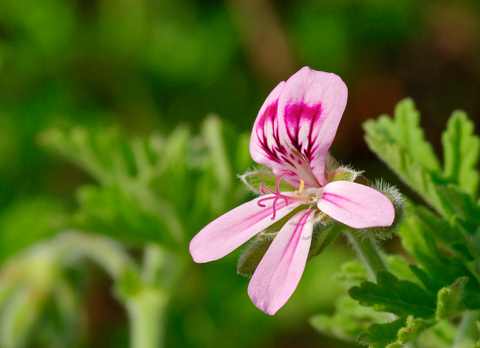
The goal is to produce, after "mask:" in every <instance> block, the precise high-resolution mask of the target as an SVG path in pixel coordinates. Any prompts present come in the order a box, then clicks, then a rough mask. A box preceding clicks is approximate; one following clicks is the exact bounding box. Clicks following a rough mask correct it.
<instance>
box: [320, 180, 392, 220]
mask: <svg viewBox="0 0 480 348" xmlns="http://www.w3.org/2000/svg"><path fill="white" fill-rule="evenodd" d="M317 206H318V209H320V210H321V211H323V212H324V213H325V214H327V215H329V216H330V217H332V218H333V219H335V220H337V221H339V222H341V223H343V224H345V225H347V226H350V227H353V228H367V227H377V226H390V225H391V224H392V223H393V219H394V218H395V209H394V207H393V204H392V202H391V201H390V200H389V199H388V198H387V197H386V196H384V195H383V194H381V193H380V192H378V191H377V190H374V189H373V188H371V187H368V186H365V185H360V184H357V183H354V182H349V181H335V182H331V183H329V184H327V185H326V186H325V187H324V188H323V196H322V199H320V200H319V201H318V204H317Z"/></svg>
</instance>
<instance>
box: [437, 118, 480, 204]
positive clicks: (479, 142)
mask: <svg viewBox="0 0 480 348" xmlns="http://www.w3.org/2000/svg"><path fill="white" fill-rule="evenodd" d="M474 131H475V125H474V123H473V122H472V121H470V120H469V119H468V117H467V115H466V114H465V113H464V112H462V111H455V112H454V113H453V114H452V116H451V117H450V119H449V120H448V123H447V130H446V131H445V132H443V134H442V143H443V152H444V161H445V164H444V170H443V173H444V175H445V177H446V178H447V180H451V181H452V182H453V183H455V184H457V185H458V186H459V187H460V189H462V190H463V191H464V192H466V193H468V194H469V195H470V196H472V197H473V198H474V199H475V198H476V197H477V195H478V183H479V179H480V174H479V172H478V170H477V169H476V167H477V165H478V159H479V156H480V139H479V137H478V136H476V135H474Z"/></svg>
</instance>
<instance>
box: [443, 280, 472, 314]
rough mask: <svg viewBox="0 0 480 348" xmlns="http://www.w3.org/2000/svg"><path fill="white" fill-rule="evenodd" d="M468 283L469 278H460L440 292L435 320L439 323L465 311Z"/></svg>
mask: <svg viewBox="0 0 480 348" xmlns="http://www.w3.org/2000/svg"><path fill="white" fill-rule="evenodd" d="M467 281H468V278H467V277H461V278H458V279H457V281H456V282H455V283H454V284H452V285H450V286H447V287H444V288H443V289H441V290H440V291H439V292H438V295H437V310H436V313H435V318H436V319H437V320H438V321H439V320H442V319H448V318H451V317H453V316H455V315H458V314H459V313H460V312H461V311H463V310H464V309H465V305H464V304H463V299H464V295H465V293H464V292H465V284H466V283H467Z"/></svg>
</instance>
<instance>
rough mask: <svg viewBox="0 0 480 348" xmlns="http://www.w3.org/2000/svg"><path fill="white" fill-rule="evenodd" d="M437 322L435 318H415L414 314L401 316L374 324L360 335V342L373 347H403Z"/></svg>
mask: <svg viewBox="0 0 480 348" xmlns="http://www.w3.org/2000/svg"><path fill="white" fill-rule="evenodd" d="M434 324H435V321H433V320H424V319H419V318H417V319H415V318H414V317H413V316H411V315H410V316H408V317H407V318H406V319H405V318H399V319H397V320H395V321H393V322H391V323H387V324H373V325H371V326H370V327H369V328H368V331H367V332H365V333H362V334H361V335H360V336H359V342H361V343H367V344H369V346H370V347H371V348H384V347H386V348H401V347H404V344H405V343H407V342H408V341H410V340H412V339H414V338H417V337H418V336H419V335H420V334H421V333H422V332H424V331H425V330H426V329H428V328H430V327H431V326H433V325H434Z"/></svg>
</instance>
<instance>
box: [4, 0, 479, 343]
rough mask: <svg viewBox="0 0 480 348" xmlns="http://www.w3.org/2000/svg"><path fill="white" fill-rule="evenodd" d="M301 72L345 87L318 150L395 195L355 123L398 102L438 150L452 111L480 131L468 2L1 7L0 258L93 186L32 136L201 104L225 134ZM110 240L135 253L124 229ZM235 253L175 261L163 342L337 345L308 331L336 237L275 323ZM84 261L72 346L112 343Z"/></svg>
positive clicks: (98, 278)
mask: <svg viewBox="0 0 480 348" xmlns="http://www.w3.org/2000/svg"><path fill="white" fill-rule="evenodd" d="M305 65H308V66H310V67H311V68H313V69H316V70H322V71H329V72H334V73H336V74H338V75H340V76H341V77H342V79H343V80H344V81H345V82H346V84H347V86H348V87H349V101H348V105H347V109H346V111H345V114H344V117H343V121H342V123H341V125H340V128H339V131H338V134H337V137H336V140H335V142H334V144H333V146H332V149H331V150H332V152H333V154H334V155H335V156H336V157H337V158H338V159H340V160H341V161H342V162H343V163H349V164H352V165H353V166H354V167H355V168H357V169H364V170H366V175H367V176H368V177H370V178H378V177H385V178H387V179H388V180H389V181H390V182H392V183H394V184H399V185H400V187H401V188H403V186H401V183H398V181H397V179H395V178H394V177H393V175H392V174H390V173H389V171H388V170H387V169H386V168H385V167H384V166H383V165H382V164H380V163H379V161H378V160H376V159H375V158H374V157H373V156H372V155H371V154H370V153H369V151H368V149H367V147H366V145H365V143H364V142H363V132H362V129H361V124H362V122H363V121H365V120H366V119H368V118H374V117H377V116H378V115H380V114H383V113H388V114H391V113H392V112H393V109H394V106H395V104H396V103H397V102H398V101H399V100H401V99H402V98H404V97H406V96H410V97H412V98H413V99H414V100H415V102H416V105H417V107H418V109H419V110H420V111H421V113H422V125H423V126H424V128H425V132H426V137H427V139H428V140H430V141H431V142H432V143H433V144H434V146H435V147H436V148H437V149H438V148H439V146H440V137H441V132H442V130H443V129H444V127H445V124H446V120H447V119H448V117H449V115H450V114H451V112H452V111H453V110H454V109H458V108H460V109H463V110H465V111H466V112H467V113H468V114H469V116H470V118H472V119H473V120H474V121H475V123H476V124H477V125H480V98H479V96H480V2H478V1H475V0H464V1H460V0H459V1H446V0H438V1H434V0H422V1H415V0H396V1H382V0H336V1H321V0H301V1H294V0H289V1H272V0H225V1H213V0H212V1H206V0H203V1H199V0H197V1H194V0H158V1H157V0H116V1H114V0H71V1H68V0H2V1H1V2H0V261H1V262H4V261H5V260H7V259H8V258H9V257H11V256H12V255H14V254H16V253H18V252H19V251H20V250H23V249H24V248H26V247H28V246H29V245H31V244H33V243H35V242H37V241H39V240H44V239H46V238H50V237H52V236H54V235H56V234H57V233H58V232H59V231H60V230H61V228H60V227H62V228H64V227H65V226H64V225H63V220H62V216H65V215H68V214H70V213H71V212H74V211H75V210H76V209H77V202H76V198H75V192H76V190H77V188H78V187H79V186H81V185H84V184H88V183H92V182H94V179H93V178H92V177H90V176H89V175H88V174H86V173H85V172H84V171H82V170H81V169H79V168H78V167H76V166H74V165H73V164H71V163H70V162H68V161H67V160H65V159H64V158H62V157H61V156H59V155H58V154H55V153H52V152H50V151H48V150H46V149H45V148H44V147H42V146H41V141H40V140H39V134H41V133H42V132H44V131H46V130H48V129H51V128H52V127H59V128H61V129H67V130H68V129H72V128H73V127H77V126H79V125H81V126H84V127H86V128H87V129H94V130H102V129H106V128H108V127H110V126H115V127H116V128H117V129H119V130H120V132H121V133H122V134H124V135H125V136H126V137H132V136H148V135H149V134H151V133H153V132H160V133H162V134H165V135H168V134H170V133H171V132H172V131H173V130H174V129H175V128H176V127H177V126H178V125H179V124H184V125H187V126H188V127H189V128H190V129H191V131H192V133H198V132H199V130H200V128H201V126H200V125H201V122H202V120H204V119H205V117H206V115H207V114H210V113H215V114H217V115H219V117H220V118H221V119H222V121H223V122H224V123H225V124H226V125H228V127H229V128H230V129H232V130H233V132H234V133H236V134H243V133H248V132H249V131H250V129H251V126H252V124H253V121H254V119H255V117H256V115H257V112H258V110H259V108H260V106H261V105H262V103H263V100H264V99H265V97H266V96H267V95H268V93H269V92H270V91H271V89H272V88H273V87H275V85H276V84H277V83H278V82H280V81H282V80H286V79H287V78H288V77H289V76H290V75H292V74H293V73H294V72H296V71H297V70H298V69H299V68H301V67H303V66H305ZM477 129H478V127H477ZM477 133H478V132H477ZM246 169H247V166H246V167H245V168H244V169H240V170H246ZM166 184H168V183H166ZM406 192H407V193H409V194H410V192H409V191H408V190H406ZM244 199H246V196H245V198H244ZM183 218H184V219H188V218H189V217H188V211H185V216H184V217H183ZM67 227H68V226H67ZM197 227H198V228H201V227H202V226H197ZM89 232H97V233H102V231H89ZM196 232H197V230H195V228H192V230H189V231H187V233H188V235H189V236H190V237H192V236H193V235H195V233H196ZM119 240H120V241H122V242H124V243H125V245H127V246H128V247H132V250H133V251H132V253H135V245H133V244H132V245H131V244H129V243H130V241H129V240H128V238H126V239H125V240H122V239H121V238H120V239H119ZM386 248H387V249H389V248H396V245H395V242H393V243H390V244H388V245H387V246H386ZM237 257H238V252H237V253H234V254H232V255H229V256H228V257H226V258H225V259H223V260H221V261H217V262H215V263H212V264H208V265H194V264H193V262H192V264H191V265H189V268H188V271H187V272H186V273H185V275H184V278H183V280H182V281H181V282H182V283H181V284H182V286H181V289H182V290H181V291H179V292H178V293H177V294H176V296H175V298H174V299H173V300H172V302H171V304H170V306H169V315H168V318H167V324H166V325H167V330H166V331H167V334H166V345H167V346H169V347H225V346H228V347H347V346H348V345H346V344H344V343H340V342H339V341H336V340H334V339H330V338H327V337H323V336H321V335H320V334H318V333H316V332H315V331H314V329H313V328H311V327H310V326H309V324H308V318H309V317H310V316H311V315H313V314H316V313H319V312H325V313H328V312H330V311H332V306H333V301H334V299H335V298H336V297H337V296H338V295H339V294H342V293H344V292H345V291H346V289H347V287H345V286H343V285H341V284H338V283H336V282H333V281H332V274H334V273H335V272H336V271H337V270H338V265H339V264H340V263H341V262H342V261H345V260H349V259H351V258H353V256H352V254H351V253H350V251H349V248H348V247H347V246H346V245H345V243H343V241H341V240H340V241H339V242H338V243H337V244H336V245H335V246H333V247H332V248H330V249H329V250H328V251H327V252H326V253H325V254H323V255H321V256H320V257H318V258H317V259H315V260H313V261H312V262H310V263H309V264H308V265H307V269H306V274H305V276H304V278H303V279H302V281H301V283H300V286H299V287H298V289H297V291H296V293H295V294H294V296H293V297H292V299H291V300H290V301H289V303H288V304H287V305H286V306H285V307H284V308H283V309H282V310H281V311H280V312H279V313H278V315H276V316H275V317H270V316H267V315H265V314H263V313H262V312H260V311H259V310H258V309H256V308H255V307H254V306H253V304H252V303H251V302H250V300H249V299H248V296H247V293H246V287H247V284H248V279H245V278H243V277H241V276H238V275H236V271H235V263H236V259H237ZM85 268H86V270H83V271H82V273H81V274H82V279H84V280H83V281H81V282H79V283H78V289H77V290H78V293H79V296H80V298H81V303H82V309H81V311H82V313H83V314H84V315H85V317H86V323H87V324H86V325H87V327H86V330H85V331H82V332H79V333H78V336H81V337H80V338H78V342H80V343H78V342H77V341H76V342H77V343H76V344H78V345H79V346H82V347H83V346H88V347H127V346H128V330H127V319H126V316H125V312H124V309H123V308H122V307H121V306H120V305H119V304H118V303H117V301H116V300H115V298H114V296H112V295H111V286H112V284H111V281H109V280H108V277H106V276H105V274H103V272H102V271H101V270H99V269H97V268H96V267H95V266H94V265H88V264H87V265H86V266H85ZM37 346H38V344H37ZM353 346H355V345H352V347H353Z"/></svg>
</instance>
